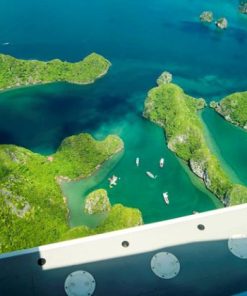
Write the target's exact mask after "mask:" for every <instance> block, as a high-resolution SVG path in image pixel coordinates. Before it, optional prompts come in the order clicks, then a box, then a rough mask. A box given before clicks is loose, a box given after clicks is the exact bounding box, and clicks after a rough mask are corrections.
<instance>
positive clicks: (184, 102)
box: [144, 83, 247, 205]
mask: <svg viewBox="0 0 247 296" xmlns="http://www.w3.org/2000/svg"><path fill="white" fill-rule="evenodd" d="M204 105H205V101H204V100H203V99H195V98H193V97H191V96H188V95H187V94H185V93H184V91H183V90H182V89H181V88H180V87H179V86H177V85H175V84H172V83H169V84H161V85H159V86H158V87H155V88H153V89H151V90H150V91H149V93H148V97H147V99H146V101H145V110H144V116H145V117H146V118H148V119H150V120H151V121H153V122H155V123H156V124H158V125H159V126H161V127H163V128H164V130H165V133H166V139H167V144H168V148H169V149H170V150H172V151H173V152H174V153H176V155H177V156H178V157H180V158H181V159H182V160H184V161H185V162H186V163H187V164H188V165H189V167H190V169H191V170H192V171H193V172H194V173H195V174H196V175H197V176H198V177H199V178H201V179H202V180H203V182H204V183H205V185H206V187H207V188H208V189H209V190H210V191H211V192H213V193H214V194H215V195H216V196H217V197H218V198H219V199H220V200H221V201H222V202H223V203H224V204H225V205H234V204H240V203H244V202H247V187H245V186H242V185H239V184H234V183H233V182H232V181H231V180H230V178H229V176H228V175H227V174H226V172H225V171H224V170H223V169H222V167H221V165H220V163H219V161H218V159H217V158H216V157H215V156H214V155H213V153H212V151H210V149H209V147H208V145H207V142H206V139H205V136H204V131H203V125H202V122H201V120H200V117H199V116H198V114H197V111H198V110H200V109H202V108H203V107H204Z"/></svg>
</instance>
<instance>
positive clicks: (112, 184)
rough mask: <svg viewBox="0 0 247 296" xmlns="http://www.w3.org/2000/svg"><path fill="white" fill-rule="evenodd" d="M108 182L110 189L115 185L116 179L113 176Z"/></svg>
mask: <svg viewBox="0 0 247 296" xmlns="http://www.w3.org/2000/svg"><path fill="white" fill-rule="evenodd" d="M108 180H109V182H110V188H112V187H113V186H116V185H117V180H118V177H117V176H115V175H113V176H112V177H111V178H109V179H108Z"/></svg>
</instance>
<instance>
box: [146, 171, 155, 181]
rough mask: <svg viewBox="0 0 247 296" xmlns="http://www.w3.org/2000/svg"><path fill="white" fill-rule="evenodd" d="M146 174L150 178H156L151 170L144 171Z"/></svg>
mask: <svg viewBox="0 0 247 296" xmlns="http://www.w3.org/2000/svg"><path fill="white" fill-rule="evenodd" d="M146 174H147V175H148V176H149V177H150V178H151V179H156V178H157V175H154V174H152V173H151V172H148V171H147V172H146Z"/></svg>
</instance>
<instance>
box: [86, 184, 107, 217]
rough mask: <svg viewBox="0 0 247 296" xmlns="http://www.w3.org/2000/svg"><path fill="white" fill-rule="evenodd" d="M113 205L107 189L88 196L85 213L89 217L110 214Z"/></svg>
mask: <svg viewBox="0 0 247 296" xmlns="http://www.w3.org/2000/svg"><path fill="white" fill-rule="evenodd" d="M110 209H111V203H110V200H109V198H108V195H107V191H106V190H105V189H98V190H95V191H93V192H91V193H89V194H88V196H87V197H86V199H85V204H84V206H83V211H84V212H85V213H87V214H89V215H92V214H97V213H104V212H109V211H110Z"/></svg>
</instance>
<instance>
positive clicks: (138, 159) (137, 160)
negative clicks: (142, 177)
mask: <svg viewBox="0 0 247 296" xmlns="http://www.w3.org/2000/svg"><path fill="white" fill-rule="evenodd" d="M139 164H140V158H139V157H137V158H136V166H137V167H139Z"/></svg>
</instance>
